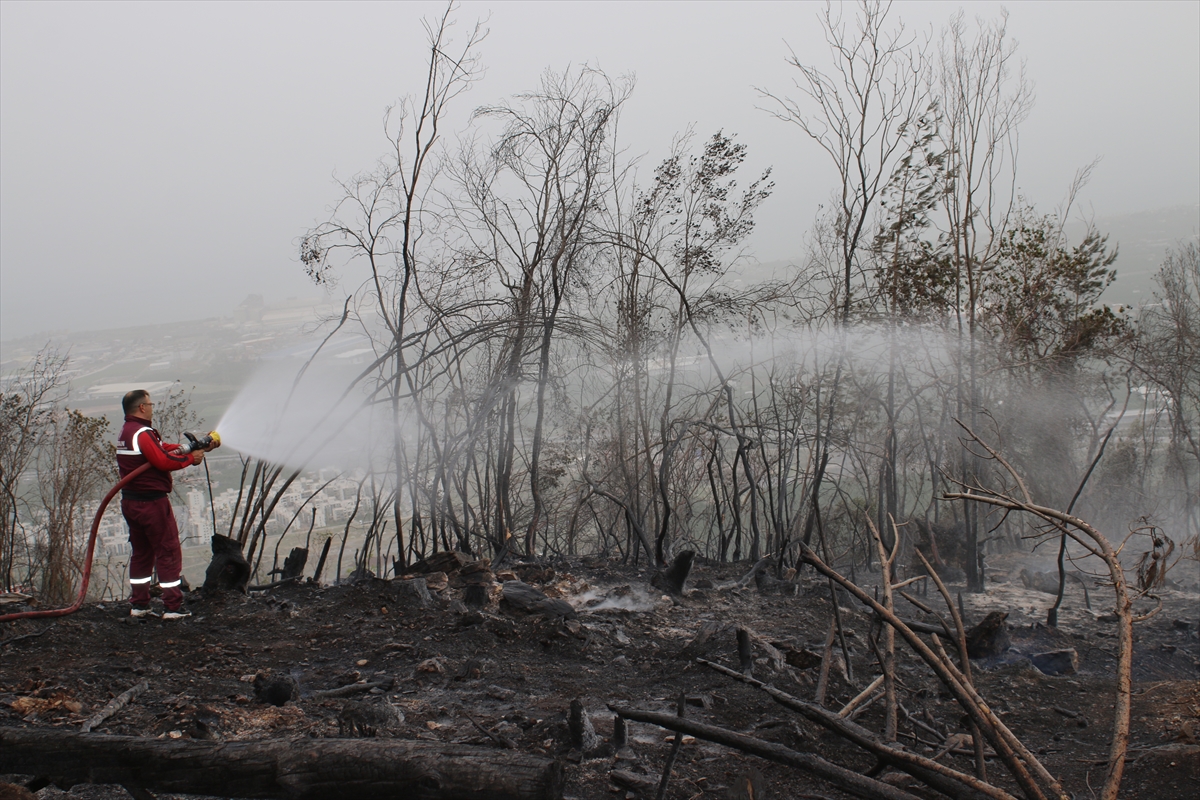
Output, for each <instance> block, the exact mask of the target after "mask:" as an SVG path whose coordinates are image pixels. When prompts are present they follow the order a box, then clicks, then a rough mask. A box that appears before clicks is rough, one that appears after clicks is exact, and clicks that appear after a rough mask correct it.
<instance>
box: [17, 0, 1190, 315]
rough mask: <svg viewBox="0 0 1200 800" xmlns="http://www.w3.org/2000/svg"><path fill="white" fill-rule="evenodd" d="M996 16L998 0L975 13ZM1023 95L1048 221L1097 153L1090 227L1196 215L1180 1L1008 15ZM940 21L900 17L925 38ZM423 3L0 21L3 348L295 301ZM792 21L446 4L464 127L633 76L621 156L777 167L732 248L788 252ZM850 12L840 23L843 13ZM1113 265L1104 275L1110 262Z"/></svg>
mask: <svg viewBox="0 0 1200 800" xmlns="http://www.w3.org/2000/svg"><path fill="white" fill-rule="evenodd" d="M963 7H964V8H965V9H966V12H967V14H968V16H969V17H974V16H981V17H986V18H992V17H995V16H996V15H998V13H999V11H1000V8H1001V4H999V3H991V2H986V3H983V2H981V3H970V4H964V5H963ZM1006 7H1007V8H1008V9H1009V12H1010V19H1009V32H1010V35H1011V36H1013V37H1014V38H1015V39H1016V40H1017V41H1018V42H1019V44H1020V49H1019V53H1020V54H1021V56H1022V57H1023V58H1024V59H1025V60H1026V64H1027V71H1028V76H1029V78H1030V79H1031V80H1032V81H1033V82H1034V84H1035V92H1036V97H1037V102H1036V105H1035V107H1034V110H1033V113H1032V115H1031V116H1030V118H1029V119H1028V120H1027V121H1026V122H1025V124H1024V126H1023V127H1022V129H1021V156H1020V166H1019V177H1018V182H1019V184H1020V187H1021V189H1022V191H1023V192H1024V193H1025V194H1026V195H1027V196H1028V197H1029V198H1030V199H1031V200H1032V201H1034V202H1035V203H1036V204H1037V205H1038V206H1039V207H1040V208H1042V209H1043V210H1046V211H1050V210H1052V208H1053V207H1054V206H1055V205H1056V204H1057V203H1058V202H1059V201H1060V200H1061V199H1062V196H1063V194H1064V192H1065V190H1066V187H1067V185H1068V184H1069V182H1070V180H1071V178H1072V176H1073V175H1074V173H1075V171H1076V170H1077V169H1078V168H1079V167H1081V166H1083V165H1085V164H1087V163H1088V162H1090V161H1091V160H1092V159H1093V158H1095V157H1097V156H1100V157H1102V158H1103V160H1102V161H1101V163H1100V165H1099V167H1098V168H1097V170H1096V172H1095V174H1094V177H1093V179H1092V182H1091V184H1090V185H1089V186H1088V187H1087V189H1086V190H1085V191H1084V193H1083V195H1082V197H1081V200H1082V207H1083V208H1084V209H1085V210H1086V211H1088V212H1089V213H1092V214H1094V215H1095V216H1097V217H1105V216H1112V215H1117V214H1123V213H1129V212H1134V211H1140V210H1148V209H1154V208H1160V207H1164V206H1171V205H1177V204H1182V203H1197V202H1200V3H1196V2H1174V3H1152V2H1138V3H1117V2H1109V3H1044V2H1038V3H1023V2H1018V3H1009V4H1006ZM955 8H956V6H955V5H952V4H949V3H941V2H897V3H896V5H895V7H894V8H893V12H892V15H893V18H895V17H899V18H901V19H903V20H904V21H905V23H906V25H907V26H908V27H909V28H910V29H912V30H914V31H928V30H931V29H932V30H935V31H936V30H937V29H940V28H941V26H942V25H944V24H945V22H946V20H947V19H948V18H949V16H950V14H951V13H952V12H953V11H954V9H955ZM442 9H443V5H442V4H441V3H427V2H408V3H379V2H372V3H360V4H354V3H346V2H339V3H336V4H334V3H328V4H324V3H241V2H239V3H213V2H205V3H136V4H133V3H67V2H56V3H45V2H34V3H26V2H15V1H14V0H4V2H3V3H0V338H4V339H8V338H11V337H16V336H24V335H28V334H32V333H35V332H40V331H50V330H62V329H73V330H86V329H95V328H109V327H118V326H125V325H130V324H138V323H141V322H146V323H150V322H164V321H168V320H170V319H172V318H180V319H195V318H199V317H205V316H216V315H221V314H227V313H228V312H229V311H230V310H231V309H232V308H233V307H234V306H236V305H237V304H238V303H239V302H240V301H241V300H242V299H243V298H244V297H245V296H246V295H247V294H249V293H260V294H263V295H265V297H266V299H267V302H268V303H270V302H274V301H278V300H283V299H285V298H287V297H294V296H312V295H315V294H317V293H318V291H319V290H317V289H314V288H312V287H311V286H310V285H309V284H308V282H307V280H306V279H305V278H304V276H303V272H302V270H301V268H300V265H299V263H298V261H297V259H296V256H295V252H296V241H297V237H298V236H299V235H300V234H301V233H302V232H303V231H304V230H305V229H306V228H308V227H310V226H312V225H313V224H314V223H316V222H318V221H319V220H320V219H321V218H322V216H323V215H324V212H325V210H326V209H327V207H328V206H329V204H330V203H331V202H332V201H333V200H334V199H336V197H337V190H336V187H335V186H334V185H333V184H332V176H333V175H334V174H336V175H339V176H342V177H348V176H350V175H351V174H353V173H354V172H356V171H359V170H362V169H366V168H368V167H370V166H371V165H372V164H373V163H374V162H375V160H376V159H377V158H378V157H379V156H380V155H381V154H382V153H383V150H384V146H385V144H386V142H385V141H384V140H383V138H382V135H381V125H380V123H381V119H382V115H383V111H384V108H385V107H386V106H387V105H388V104H389V103H391V102H393V101H394V100H395V99H396V98H397V97H399V96H401V95H405V94H408V93H412V92H415V91H417V90H419V89H420V88H421V82H422V78H423V71H424V62H425V57H426V53H425V49H424V33H423V31H422V29H421V26H420V24H419V22H420V18H421V17H422V16H430V17H432V16H437V15H439V14H440V13H441V11H442ZM820 9H821V6H819V5H816V4H809V3H798V2H788V3H763V2H759V3H748V2H741V3H737V4H733V3H719V2H713V3H699V2H690V3H678V2H676V3H652V2H636V3H635V2H628V3H621V2H598V3H567V2H558V3H545V2H535V3H525V2H510V3H505V2H464V3H463V4H462V6H461V8H460V10H459V12H458V14H457V18H458V20H459V28H460V29H461V28H465V27H468V26H469V25H470V24H472V23H473V22H474V20H475V19H477V18H481V17H485V18H488V21H487V23H486V24H487V27H488V28H490V30H491V34H490V36H489V37H488V39H487V40H486V41H485V42H484V45H483V47H482V55H483V61H484V64H485V65H486V67H487V76H486V78H485V79H484V80H483V81H482V82H481V83H479V84H477V85H476V86H475V87H474V88H473V89H472V91H471V92H470V93H469V94H467V95H466V96H465V97H463V98H461V100H460V103H459V109H458V110H459V112H461V115H460V117H459V119H460V120H465V118H466V115H467V114H468V113H469V112H470V110H471V109H472V108H474V107H475V106H478V105H482V104H487V103H494V102H497V101H498V100H501V99H503V98H504V97H507V96H509V95H511V94H512V93H514V92H518V91H522V90H525V89H530V88H533V87H534V86H535V85H536V82H537V79H538V76H539V74H540V72H541V71H542V70H543V69H545V68H546V67H553V68H556V69H562V68H564V67H566V66H567V65H569V64H575V65H578V64H582V63H585V62H586V63H590V64H592V65H596V66H600V67H602V68H603V69H605V70H606V71H608V72H609V73H610V74H613V75H619V74H624V73H634V74H635V75H636V77H637V88H636V90H635V92H634V94H633V97H632V100H631V102H630V103H629V105H628V106H627V108H626V110H625V113H624V116H623V117H622V138H623V140H624V142H625V144H626V145H627V147H628V148H629V150H630V152H632V153H645V154H646V156H645V158H646V160H645V163H646V165H647V167H651V166H653V165H654V164H655V163H656V162H657V161H658V160H659V159H661V158H662V157H663V156H664V155H665V154H666V151H667V148H668V146H669V144H670V142H671V139H672V137H673V136H674V135H675V134H676V133H678V132H679V131H682V130H683V129H685V128H686V127H687V126H689V125H692V126H694V128H695V130H696V133H697V135H698V136H700V137H705V136H708V135H710V134H711V133H713V132H715V131H716V130H718V129H724V130H725V131H726V132H733V133H736V134H738V137H739V139H740V140H741V141H743V142H745V143H746V144H747V145H748V146H749V149H750V157H749V161H748V171H760V170H761V169H762V168H763V167H765V166H767V165H773V166H774V169H775V173H774V178H775V181H776V184H777V189H776V192H775V195H774V196H773V197H772V198H771V200H769V201H768V203H767V204H766V206H764V208H763V209H762V211H761V212H760V214H759V217H758V219H759V226H758V230H757V231H756V233H755V234H754V237H755V238H754V241H753V252H754V254H755V255H756V256H757V257H758V258H760V259H762V260H764V261H767V260H774V259H783V258H789V257H793V256H796V255H798V254H799V253H800V252H801V251H802V249H803V247H802V237H803V234H804V231H805V229H806V228H807V227H808V225H809V223H810V221H811V220H812V218H813V215H814V212H815V210H816V207H817V204H818V203H821V202H824V201H826V199H827V198H828V196H829V191H830V189H831V188H832V186H833V182H834V175H833V171H832V168H831V167H830V165H829V164H828V163H827V161H826V160H825V158H824V156H823V154H822V153H821V152H820V151H819V150H818V149H817V148H816V147H815V146H814V145H813V144H811V143H810V142H808V141H806V140H804V139H803V138H802V137H801V135H800V134H799V132H798V131H797V130H796V129H795V128H793V127H789V126H787V125H785V124H783V123H781V122H778V121H776V120H774V119H772V118H771V117H770V116H769V115H767V114H765V113H764V112H762V111H760V110H758V109H757V108H756V107H757V106H760V105H762V104H763V103H762V101H761V100H760V98H759V97H758V96H757V94H756V92H755V91H754V87H756V86H758V87H764V88H768V89H770V90H772V91H774V92H776V93H781V94H784V93H791V94H793V95H795V94H796V92H795V91H794V89H792V79H793V72H794V70H793V69H792V68H790V67H788V66H787V64H786V63H785V58H786V57H787V54H788V51H787V46H786V45H785V41H786V43H787V45H791V47H792V48H793V49H794V50H795V51H796V52H797V54H798V55H799V56H800V57H801V59H803V60H805V61H807V62H809V63H813V64H815V65H818V66H828V65H829V64H830V60H829V59H830V57H829V54H828V51H827V49H826V48H825V46H824V44H823V41H822V39H821V32H820V29H819V28H818V26H817V24H816V17H817V14H818V13H819V12H820ZM850 10H851V9H849V8H847V11H850ZM1118 266H1119V265H1118Z"/></svg>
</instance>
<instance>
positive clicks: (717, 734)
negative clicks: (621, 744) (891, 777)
mask: <svg viewBox="0 0 1200 800" xmlns="http://www.w3.org/2000/svg"><path fill="white" fill-rule="evenodd" d="M609 708H611V709H612V710H613V712H614V713H616V714H617V715H618V716H620V717H624V718H625V719H631V720H633V721H634V722H646V723H649V724H651V725H657V726H659V727H660V728H666V729H667V730H670V731H675V733H676V734H680V733H686V734H688V735H689V736H695V737H696V738H697V739H705V740H707V741H710V742H715V743H717V744H720V745H724V746H725V747H732V748H733V749H735V750H741V751H742V752H743V753H750V754H751V755H756V756H758V757H759V758H765V759H767V760H768V761H774V762H776V763H777V764H785V765H787V766H789V767H796V768H797V769H801V770H803V771H805V772H808V773H810V774H812V775H814V776H816V777H818V778H821V779H822V780H825V781H828V782H829V783H831V784H833V785H834V786H836V787H837V788H838V789H840V790H842V791H843V792H846V793H847V794H851V795H854V796H855V797H861V798H864V800H919V798H918V796H917V795H915V794H912V793H911V792H906V791H904V790H903V789H898V788H896V787H895V786H891V785H889V784H886V783H884V782H883V781H877V780H875V779H874V778H868V777H867V776H865V775H860V774H858V773H857V772H852V771H850V770H848V769H846V768H844V767H839V766H838V765H837V764H833V763H831V762H829V761H826V760H825V759H823V758H821V757H820V756H816V755H813V754H811V753H800V752H797V751H795V750H792V749H790V748H787V747H784V746H783V745H781V744H775V743H774V742H764V741H762V740H761V739H755V738H754V737H752V736H746V735H744V734H741V733H736V732H734V731H730V730H726V729H724V728H718V727H716V726H714V725H705V724H703V723H700V722H694V721H693V720H690V719H687V718H685V717H677V716H674V715H672V714H662V713H659V712H655V711H641V710H638V709H632V708H620V707H617V706H611V705H610V706H609Z"/></svg>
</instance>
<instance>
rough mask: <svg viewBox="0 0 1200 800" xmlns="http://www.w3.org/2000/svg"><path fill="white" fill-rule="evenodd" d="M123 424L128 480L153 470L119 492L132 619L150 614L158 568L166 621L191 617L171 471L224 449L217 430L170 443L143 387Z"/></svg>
mask: <svg viewBox="0 0 1200 800" xmlns="http://www.w3.org/2000/svg"><path fill="white" fill-rule="evenodd" d="M121 408H122V410H123V411H124V412H125V424H124V426H122V428H121V434H120V437H119V438H118V440H117V468H118V469H119V470H120V473H121V477H122V478H124V477H125V476H126V475H129V474H130V473H131V472H133V471H134V470H136V469H137V468H138V467H141V466H142V465H144V464H147V463H149V465H150V468H149V469H147V470H146V471H145V472H143V473H142V474H140V475H138V476H137V477H135V478H134V479H133V480H132V481H131V482H130V483H129V484H127V485H126V486H125V488H124V489H122V490H121V513H122V514H124V515H125V522H126V523H128V525H129V544H130V546H131V547H132V549H133V555H132V556H131V557H130V559H129V583H130V584H131V586H132V588H133V597H132V600H131V604H132V608H131V609H130V612H129V613H130V616H133V617H144V616H146V615H147V614H149V613H150V582H151V581H152V580H153V579H154V578H153V575H154V571H155V569H156V568H157V570H158V580H159V586H161V587H162V590H163V592H162V599H163V607H164V608H165V611H164V613H163V619H183V618H184V617H188V616H190V614H189V613H188V611H187V610H186V609H185V608H184V607H183V592H182V591H181V590H180V588H179V586H180V583H181V582H182V581H181V578H180V571H181V570H182V568H183V553H182V551H181V550H180V546H179V527H178V526H177V525H176V523H175V513H174V512H173V511H172V510H171V501H170V500H169V499H167V495H168V494H170V492H171V486H172V479H171V473H172V472H174V471H175V470H179V469H183V468H184V467H190V466H194V465H197V464H200V463H201V462H203V461H204V454H205V453H206V452H208V451H210V450H213V449H214V448H217V447H220V446H221V438H220V437H219V436H218V435H217V433H216V431H214V432H212V433H210V434H209V435H208V436H205V437H203V438H201V439H197V438H196V437H194V436H188V439H189V441H188V442H187V443H186V444H183V445H178V444H167V443H164V442H163V440H162V438H161V437H160V436H159V435H158V431H156V430H155V429H154V428H153V427H151V423H152V422H153V419H154V403H153V402H151V400H150V393H149V392H147V391H146V390H145V389H134V390H133V391H132V392H129V393H128V394H126V395H125V397H124V399H123V400H122V401H121Z"/></svg>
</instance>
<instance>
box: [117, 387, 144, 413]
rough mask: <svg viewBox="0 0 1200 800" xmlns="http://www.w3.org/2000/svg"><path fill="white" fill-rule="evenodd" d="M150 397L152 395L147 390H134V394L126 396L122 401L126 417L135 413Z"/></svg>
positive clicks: (122, 408)
mask: <svg viewBox="0 0 1200 800" xmlns="http://www.w3.org/2000/svg"><path fill="white" fill-rule="evenodd" d="M149 396H150V393H149V392H147V391H146V390H145V389H134V390H133V391H132V392H129V393H128V394H126V395H125V397H124V399H122V400H121V410H122V411H124V412H125V413H126V415H128V414H131V413H133V411H134V409H136V408H137V407H138V406H139V405H140V404H141V403H142V401H143V400H145V399H146V398H147V397H149Z"/></svg>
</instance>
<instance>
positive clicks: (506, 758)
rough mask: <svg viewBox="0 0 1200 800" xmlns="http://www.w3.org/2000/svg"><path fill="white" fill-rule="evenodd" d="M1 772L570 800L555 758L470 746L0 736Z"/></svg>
mask: <svg viewBox="0 0 1200 800" xmlns="http://www.w3.org/2000/svg"><path fill="white" fill-rule="evenodd" d="M0 773H22V774H34V775H38V776H44V777H47V778H51V779H52V780H54V782H55V783H58V784H59V785H73V784H76V783H88V782H90V783H119V784H122V785H127V786H133V787H137V788H141V789H147V790H151V791H163V792H187V793H189V794H211V795H220V796H222V797H282V798H289V800H323V799H328V800H335V799H340V798H359V797H409V798H429V800H433V799H434V798H446V799H447V800H449V799H450V798H461V799H463V800H466V799H467V798H480V800H482V799H483V798H491V799H493V800H495V799H497V798H512V800H535V799H536V800H551V799H552V798H560V797H562V787H563V771H562V766H561V765H560V764H559V763H558V762H557V761H554V760H553V759H549V758H542V757H538V756H531V755H524V754H517V753H511V752H507V751H497V750H489V749H486V748H482V747H474V746H470V745H452V744H438V743H431V742H410V741H400V740H397V739H383V740H376V741H372V742H365V741H364V740H362V739H308V738H304V737H301V738H297V739H273V740H266V741H257V742H200V741H195V740H188V739H139V738H137V737H133V736H101V735H97V734H91V733H75V732H66V731H57V730H20V729H13V728H6V729H0Z"/></svg>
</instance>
